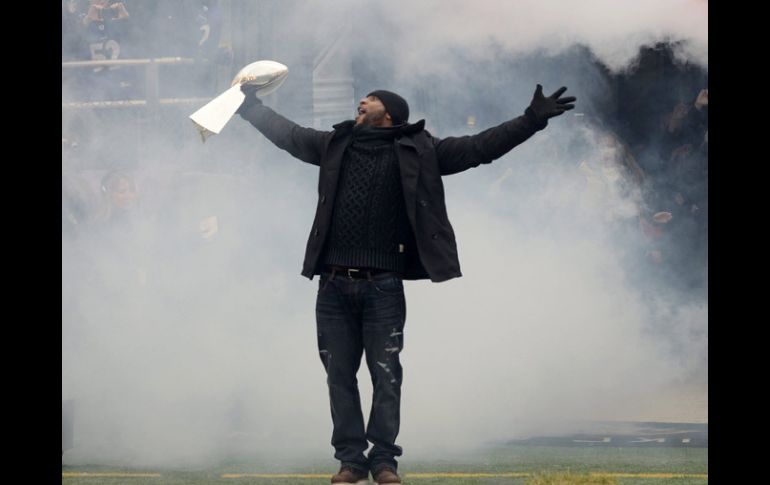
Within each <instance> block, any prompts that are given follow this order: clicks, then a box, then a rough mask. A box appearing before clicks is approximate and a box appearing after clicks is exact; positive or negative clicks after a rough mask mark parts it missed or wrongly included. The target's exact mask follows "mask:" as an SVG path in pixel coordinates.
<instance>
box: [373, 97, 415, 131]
mask: <svg viewBox="0 0 770 485" xmlns="http://www.w3.org/2000/svg"><path fill="white" fill-rule="evenodd" d="M369 96H374V97H376V98H377V99H379V100H380V101H382V104H383V106H385V111H387V112H388V113H389V114H390V119H391V120H393V124H394V125H400V124H401V123H405V122H406V121H407V120H409V105H408V104H406V100H405V99H404V98H402V97H401V96H399V95H398V94H396V93H392V92H390V91H385V90H384V89H379V90H377V91H372V92H371V93H369V94H367V95H366V97H369Z"/></svg>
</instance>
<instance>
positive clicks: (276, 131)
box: [237, 84, 331, 165]
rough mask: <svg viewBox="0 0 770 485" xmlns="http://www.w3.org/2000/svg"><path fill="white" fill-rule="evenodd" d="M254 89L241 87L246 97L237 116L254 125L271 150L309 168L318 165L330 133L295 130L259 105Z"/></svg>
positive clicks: (290, 122)
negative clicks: (288, 156) (288, 155)
mask: <svg viewBox="0 0 770 485" xmlns="http://www.w3.org/2000/svg"><path fill="white" fill-rule="evenodd" d="M256 89H257V86H253V85H248V84H244V85H242V86H241V91H243V93H244V94H245V95H246V99H244V100H243V104H241V107H240V108H238V111H237V113H238V114H239V115H241V117H242V118H243V119H245V120H246V121H248V122H249V123H251V124H252V125H254V127H255V128H256V129H258V130H259V131H260V132H261V133H262V134H263V135H265V137H266V138H267V139H268V140H270V141H271V142H273V143H274V144H275V146H277V147H278V148H281V149H283V150H286V151H287V152H289V153H290V154H291V155H292V156H294V157H296V158H299V159H300V160H302V161H303V162H307V163H312V164H313V165H320V164H321V153H322V152H323V148H324V143H325V142H326V139H327V137H328V136H330V134H331V132H328V131H319V130H314V129H312V128H305V127H303V126H299V125H298V124H296V123H294V122H293V121H291V120H288V119H286V118H284V117H283V116H281V115H279V114H278V113H276V112H275V111H273V110H272V109H270V108H268V107H267V106H265V105H263V104H262V100H260V99H259V98H258V97H257V96H256V95H255V91H256Z"/></svg>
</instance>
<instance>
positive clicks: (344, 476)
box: [332, 466, 400, 485]
mask: <svg viewBox="0 0 770 485" xmlns="http://www.w3.org/2000/svg"><path fill="white" fill-rule="evenodd" d="M332 483H340V484H343V483H344V484H351V485H367V484H368V483H369V472H364V471H361V470H358V469H356V468H353V467H349V466H343V467H342V468H340V471H339V473H337V474H336V475H334V476H333V477H332ZM397 483H400V482H397Z"/></svg>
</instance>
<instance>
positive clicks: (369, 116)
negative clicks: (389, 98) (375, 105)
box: [360, 111, 387, 126]
mask: <svg viewBox="0 0 770 485" xmlns="http://www.w3.org/2000/svg"><path fill="white" fill-rule="evenodd" d="M386 114H387V113H385V112H384V111H383V112H382V113H369V112H367V113H365V114H364V117H363V118H362V119H361V123H360V124H362V125H369V126H376V125H381V124H382V122H383V121H384V120H385V115H386Z"/></svg>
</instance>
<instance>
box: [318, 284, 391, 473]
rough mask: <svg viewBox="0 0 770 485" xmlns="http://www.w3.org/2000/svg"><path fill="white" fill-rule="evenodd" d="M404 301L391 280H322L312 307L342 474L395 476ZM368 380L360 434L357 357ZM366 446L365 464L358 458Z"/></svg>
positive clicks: (335, 444) (360, 457) (334, 440)
mask: <svg viewBox="0 0 770 485" xmlns="http://www.w3.org/2000/svg"><path fill="white" fill-rule="evenodd" d="M405 321H406V300H405V298H404V285H403V281H402V279H401V277H400V276H398V275H397V274H396V273H386V274H382V275H374V276H373V277H372V280H371V281H370V280H367V279H366V278H364V279H350V278H348V277H347V276H346V275H344V274H339V273H338V274H336V275H334V277H333V278H331V273H322V274H321V280H320V282H319V285H318V298H317V299H316V324H317V330H318V351H319V355H320V357H321V362H323V365H324V368H325V369H326V376H327V378H326V382H327V384H328V385H329V400H330V403H331V414H332V422H333V424H334V431H333V433H332V441H331V444H332V446H334V449H335V454H334V457H335V458H336V459H338V460H340V461H341V462H342V466H345V465H347V466H352V467H355V468H358V469H361V470H371V471H372V472H374V471H376V470H377V469H379V468H380V467H382V466H389V467H391V468H392V469H393V470H396V469H397V463H396V460H395V457H396V456H401V452H402V451H401V447H400V446H397V445H396V444H395V441H396V436H397V435H398V428H399V423H400V408H401V364H400V362H399V358H398V354H399V352H401V349H402V348H403V344H404V334H403V332H404V322H405ZM364 351H365V352H366V364H367V366H368V367H369V375H370V376H371V379H372V387H373V390H374V395H373V398H372V409H371V412H370V414H369V421H368V424H367V426H366V429H364V417H363V414H362V412H361V398H360V395H359V392H358V381H357V379H356V373H357V372H358V368H359V367H360V365H361V356H362V354H363V353H364ZM367 440H368V441H370V442H371V443H372V444H373V446H372V449H371V450H370V452H369V455H368V458H367V457H365V456H364V452H365V451H366V449H367V448H368V447H369V445H368V443H367Z"/></svg>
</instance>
